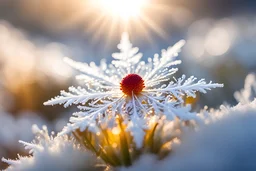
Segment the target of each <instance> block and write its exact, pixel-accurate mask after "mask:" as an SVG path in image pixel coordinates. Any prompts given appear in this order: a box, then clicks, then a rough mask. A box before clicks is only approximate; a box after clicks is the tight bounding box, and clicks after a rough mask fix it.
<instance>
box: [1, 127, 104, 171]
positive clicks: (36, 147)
mask: <svg viewBox="0 0 256 171" xmlns="http://www.w3.org/2000/svg"><path fill="white" fill-rule="evenodd" d="M33 132H34V133H35V134H36V139H35V140H34V141H33V142H32V143H27V142H24V141H20V143H22V144H24V145H25V148H26V149H27V150H29V152H30V154H31V156H26V157H22V156H20V155H18V159H17V160H7V159H5V158H2V161H3V162H6V163H8V164H9V165H10V167H8V168H7V169H6V171H28V170H31V171H32V170H36V171H43V170H56V171H57V170H62V171H68V170H74V171H80V170H95V171H97V170H98V171H101V170H102V171H103V170H104V169H106V166H104V165H102V162H100V159H97V158H96V156H95V155H94V154H92V153H90V151H84V149H82V148H80V147H79V146H78V145H76V144H75V143H74V141H73V140H70V139H69V138H68V137H67V136H59V137H54V135H49V133H48V130H47V128H46V127H45V126H44V127H43V129H42V130H40V129H39V128H38V127H37V126H36V125H34V126H33Z"/></svg>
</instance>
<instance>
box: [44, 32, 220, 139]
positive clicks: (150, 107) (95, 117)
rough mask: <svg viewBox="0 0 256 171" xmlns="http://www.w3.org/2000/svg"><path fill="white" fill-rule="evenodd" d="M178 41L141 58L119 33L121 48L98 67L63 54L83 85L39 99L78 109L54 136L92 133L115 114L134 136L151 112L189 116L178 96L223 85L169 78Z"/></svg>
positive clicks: (182, 97) (184, 117)
mask: <svg viewBox="0 0 256 171" xmlns="http://www.w3.org/2000/svg"><path fill="white" fill-rule="evenodd" d="M184 44H185V41H184V40H181V41H179V42H178V43H176V44H175V45H174V46H172V47H169V48H168V49H167V50H162V53H161V56H160V55H158V54H155V55H154V57H153V58H148V60H147V62H144V61H141V58H142V54H141V53H138V51H139V49H138V48H137V47H133V46H132V44H131V43H130V41H129V37H128V34H126V33H124V34H123V35H122V39H121V42H120V44H119V45H118V49H120V51H121V52H119V53H114V54H113V55H112V57H113V58H114V60H113V61H112V62H111V63H110V64H107V63H106V62H105V60H102V61H101V64H100V66H96V64H95V63H90V64H87V63H80V62H75V61H73V60H71V59H69V58H65V61H66V62H67V63H68V64H69V65H71V66H72V67H74V68H75V69H77V70H80V71H81V72H82V73H83V74H82V75H78V76H77V79H79V80H82V81H83V82H84V87H83V88H82V87H80V86H79V87H77V88H75V87H73V86H72V87H70V88H69V92H66V91H61V95H60V96H57V97H55V98H53V99H51V100H49V101H47V102H45V103H44V104H45V105H56V104H63V105H64V107H68V106H70V105H72V104H75V105H77V107H78V109H79V110H80V112H77V113H74V114H73V117H71V118H70V122H71V123H69V124H68V125H67V126H66V127H65V128H64V129H63V131H62V132H61V133H60V134H66V133H69V132H72V131H74V130H76V129H80V130H81V131H83V130H85V129H86V128H88V129H90V130H92V131H97V129H95V128H97V126H96V125H97V122H104V120H108V118H113V117H114V116H115V115H116V114H117V113H118V114H120V115H121V116H122V117H123V118H124V121H125V122H127V123H130V124H129V125H130V126H129V129H130V131H131V132H133V135H134V136H135V135H136V131H137V132H140V131H138V129H142V130H143V129H145V128H146V125H147V123H148V121H149V119H148V118H149V116H152V115H158V116H161V115H162V114H164V115H166V117H167V118H168V119H170V120H172V119H174V118H175V117H179V118H180V119H182V120H189V119H195V118H196V115H195V114H194V113H190V112H189V107H187V106H185V105H183V104H184V101H183V99H184V96H185V95H186V96H188V97H195V96H196V92H197V91H199V92H202V93H206V90H210V89H211V88H216V87H222V86H223V85H222V84H214V83H212V82H210V83H206V81H205V80H204V79H201V80H199V81H196V80H197V78H195V77H194V76H192V77H189V78H187V79H186V77H185V76H184V75H183V76H182V77H181V78H179V79H175V78H174V79H173V81H170V79H171V78H172V77H171V76H172V75H173V74H174V73H176V72H177V71H178V69H177V68H173V66H176V65H178V64H180V63H181V61H180V60H176V57H177V55H178V53H179V52H180V50H181V48H182V46H183V45H184ZM131 122H132V123H131ZM140 136H141V135H140ZM137 138H138V137H137ZM135 139H136V138H135Z"/></svg>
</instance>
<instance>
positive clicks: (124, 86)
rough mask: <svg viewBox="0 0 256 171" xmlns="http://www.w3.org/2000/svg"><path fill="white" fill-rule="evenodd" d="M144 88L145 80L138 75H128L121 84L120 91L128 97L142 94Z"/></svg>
mask: <svg viewBox="0 0 256 171" xmlns="http://www.w3.org/2000/svg"><path fill="white" fill-rule="evenodd" d="M144 87H145V85H144V80H143V79H142V78H141V76H139V75H137V74H128V75H127V76H126V77H124V78H123V80H122V81H121V83H120V90H122V91H123V93H124V94H126V95H128V96H132V94H135V95H138V94H140V93H141V91H142V90H143V88H144Z"/></svg>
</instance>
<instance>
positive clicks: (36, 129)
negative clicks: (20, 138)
mask: <svg viewBox="0 0 256 171" xmlns="http://www.w3.org/2000/svg"><path fill="white" fill-rule="evenodd" d="M31 129H32V132H33V134H37V133H38V132H40V129H39V128H38V126H37V125H36V124H33V125H32V128H31Z"/></svg>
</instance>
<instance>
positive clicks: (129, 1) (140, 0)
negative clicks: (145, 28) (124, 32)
mask: <svg viewBox="0 0 256 171" xmlns="http://www.w3.org/2000/svg"><path fill="white" fill-rule="evenodd" d="M148 1H149V0H98V3H99V4H98V5H101V6H102V7H103V9H104V10H105V11H107V13H109V14H111V15H113V17H120V18H122V19H130V18H131V17H138V16H139V15H140V13H141V10H142V8H143V7H145V5H146V4H147V3H148Z"/></svg>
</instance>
